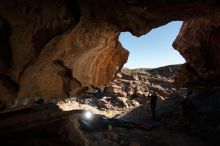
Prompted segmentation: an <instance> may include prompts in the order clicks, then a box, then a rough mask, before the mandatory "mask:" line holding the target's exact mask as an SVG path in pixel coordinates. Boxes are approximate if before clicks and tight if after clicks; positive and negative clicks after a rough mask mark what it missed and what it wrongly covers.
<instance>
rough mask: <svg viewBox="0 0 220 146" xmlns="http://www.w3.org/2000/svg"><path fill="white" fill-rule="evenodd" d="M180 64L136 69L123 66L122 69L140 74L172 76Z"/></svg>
mask: <svg viewBox="0 0 220 146" xmlns="http://www.w3.org/2000/svg"><path fill="white" fill-rule="evenodd" d="M181 65H182V64H176V65H167V66H162V67H158V68H136V69H129V68H123V69H122V70H125V71H126V70H127V71H133V72H136V73H141V74H148V73H150V74H154V75H157V74H158V75H162V76H167V77H169V76H172V75H174V74H175V73H176V72H177V71H178V70H179V68H180V66H181Z"/></svg>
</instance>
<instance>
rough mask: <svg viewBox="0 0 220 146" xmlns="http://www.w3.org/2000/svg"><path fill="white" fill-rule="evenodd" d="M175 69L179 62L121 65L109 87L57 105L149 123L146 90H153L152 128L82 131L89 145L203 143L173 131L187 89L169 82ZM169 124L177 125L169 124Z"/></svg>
mask: <svg viewBox="0 0 220 146" xmlns="http://www.w3.org/2000/svg"><path fill="white" fill-rule="evenodd" d="M178 68H179V65H173V66H166V67H161V68H156V69H135V70H131V69H126V68H124V69H122V71H121V72H120V73H118V74H117V76H116V78H115V79H114V80H113V82H112V83H111V84H110V85H109V86H107V87H105V88H102V89H99V88H96V87H91V88H90V89H89V90H88V91H87V92H86V93H85V94H84V95H82V96H81V97H79V98H74V97H72V98H70V99H67V100H65V101H59V102H58V104H57V105H58V106H59V107H60V108H61V109H62V110H64V111H69V110H73V109H83V110H89V111H92V112H93V113H96V114H101V115H105V116H107V117H114V118H119V119H125V120H129V121H132V122H137V123H142V122H149V121H152V120H151V109H150V104H149V100H150V99H149V93H151V92H152V91H154V92H156V93H157V96H158V99H157V109H156V110H157V119H156V122H155V124H156V128H155V129H153V130H151V131H143V130H138V129H126V128H116V127H113V130H112V131H111V132H109V131H107V130H106V131H95V132H92V133H91V132H89V133H86V132H85V133H84V134H85V135H86V136H85V137H87V139H88V141H87V142H88V143H89V145H97V146H98V145H100V146H101V145H109V146H110V145H116V146H118V145H129V146H145V145H150V146H156V145H160V146H168V145H169V146H171V145H174V146H175V145H181V146H186V145H187V146H189V145H192V146H194V145H197V146H199V145H201V146H202V145H204V144H203V143H202V142H200V140H198V139H197V138H194V137H191V136H189V135H187V134H185V133H184V132H180V131H178V130H177V131H176V130H173V129H178V128H179V123H178V122H180V121H181V120H182V119H178V120H175V119H174V118H176V117H179V115H181V114H182V113H183V110H182V107H181V106H180V105H181V103H182V102H183V101H184V98H185V97H186V94H187V92H188V91H187V90H186V89H176V88H174V85H173V84H172V83H173V81H174V76H175V73H176V71H177V70H178ZM171 123H173V125H175V124H176V125H178V126H176V125H175V126H174V127H172V124H171ZM183 124H185V123H184V122H183ZM170 127H171V128H170ZM170 129H172V130H170Z"/></svg>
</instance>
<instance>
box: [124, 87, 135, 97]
mask: <svg viewBox="0 0 220 146" xmlns="http://www.w3.org/2000/svg"><path fill="white" fill-rule="evenodd" d="M126 92H127V94H128V95H130V96H131V95H133V94H134V89H133V88H131V87H128V88H127V91H126Z"/></svg>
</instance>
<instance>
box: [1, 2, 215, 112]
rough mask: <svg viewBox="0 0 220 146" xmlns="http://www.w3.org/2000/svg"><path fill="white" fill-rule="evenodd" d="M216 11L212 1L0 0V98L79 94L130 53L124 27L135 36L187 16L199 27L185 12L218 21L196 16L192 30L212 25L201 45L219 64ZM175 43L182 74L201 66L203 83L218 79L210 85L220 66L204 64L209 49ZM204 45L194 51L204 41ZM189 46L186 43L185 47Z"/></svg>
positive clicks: (103, 80)
mask: <svg viewBox="0 0 220 146" xmlns="http://www.w3.org/2000/svg"><path fill="white" fill-rule="evenodd" d="M183 9H184V11H183ZM218 12H219V3H218V2H217V1H216V0H211V1H210V0H198V1H195V2H194V1H188V0H179V1H177V0H166V1H159V0H155V1H144V0H124V1H122V0H120V1H119V0H107V1H103V0H95V1H90V0H78V1H73V0H55V1H52V0H47V1H44V0H39V1H34V0H23V1H21V0H11V1H6V0H3V1H1V2H0V74H1V76H3V77H4V78H7V81H4V83H3V82H0V84H1V85H0V87H1V89H2V91H3V89H6V90H7V93H6V92H2V93H1V95H0V96H1V97H0V102H1V103H5V107H6V108H10V107H11V105H13V107H14V105H18V106H22V105H23V104H24V102H23V101H24V99H25V98H30V99H32V98H33V99H35V97H36V96H38V97H39V96H40V97H42V98H44V100H45V101H48V100H50V99H51V98H56V97H57V96H62V97H66V96H69V95H71V94H79V93H80V92H82V91H84V90H86V89H87V88H86V87H85V86H90V85H94V86H102V85H107V84H108V83H109V81H110V80H111V79H112V78H113V77H114V76H115V73H116V72H117V71H119V70H120V69H121V68H122V66H123V64H124V63H125V62H126V61H127V58H128V52H127V51H126V50H125V49H123V47H122V46H121V44H120V43H119V42H118V36H119V33H120V32H121V31H129V32H131V33H132V34H133V35H136V36H140V35H143V34H146V33H147V32H149V31H150V30H151V29H152V28H156V27H158V26H161V25H164V24H166V23H168V22H170V21H174V20H184V21H186V23H185V25H184V28H186V29H188V28H189V30H191V29H194V27H197V25H196V24H194V22H192V23H190V22H189V21H191V20H189V19H200V18H208V19H209V18H210V19H212V20H216V21H215V22H216V26H214V28H213V27H212V24H215V22H214V23H212V24H209V23H205V24H207V25H206V26H207V27H203V22H199V23H200V24H201V27H199V28H198V29H195V31H193V32H199V31H200V29H201V31H204V32H205V33H206V32H207V31H208V32H209V31H211V30H213V31H212V33H211V36H212V37H211V38H212V39H210V41H208V42H207V43H206V44H205V46H206V47H207V46H210V45H211V46H212V47H211V48H209V47H207V48H208V49H206V50H210V51H208V52H210V53H214V54H215V55H216V56H215V57H213V61H212V62H215V63H217V64H219V62H218V61H216V59H218V56H219V55H218V53H216V51H217V48H218V47H216V46H218V42H216V40H218V29H217V22H218V21H217V20H218V19H219V18H218ZM192 21H194V20H192ZM195 21H196V20H195ZM187 23H190V24H189V25H187ZM195 23H197V22H195ZM186 25H187V26H186ZM190 26H191V28H190ZM210 27H211V28H210ZM184 28H183V29H182V31H184ZM204 28H207V29H208V30H203V29H204ZM197 30H198V31H197ZM193 34H194V33H193ZM193 34H192V37H193ZM183 37H185V35H183ZM201 37H203V35H202V36H201ZM204 37H205V36H204ZM180 38H181V37H180ZM190 38H191V37H190ZM198 40H200V39H198ZM192 43H193V41H192ZM177 44H178V41H177V43H176V45H175V46H176V47H177V49H178V50H179V51H180V52H181V53H182V54H183V56H184V57H185V58H186V60H187V64H188V66H190V67H191V68H192V70H193V71H192V70H185V71H183V72H184V74H185V75H184V76H183V75H181V77H184V78H186V80H187V79H188V78H189V76H187V74H188V73H191V74H192V76H193V77H195V73H198V74H199V76H200V77H202V78H204V80H203V81H202V82H207V79H208V81H210V80H212V81H216V83H213V85H216V84H218V83H219V82H218V80H216V79H217V78H218V77H219V74H218V73H217V72H216V71H218V70H217V69H208V68H209V65H210V64H213V63H209V62H207V60H208V59H205V58H207V56H210V55H205V56H204V55H201V52H199V51H194V52H193V51H192V52H190V51H189V52H190V53H186V52H184V51H183V50H184V49H182V47H184V48H185V46H184V45H181V44H184V43H179V46H178V45H177ZM189 45H193V44H189ZM203 45H204V44H201V45H199V46H195V49H193V50H198V48H204V47H202V46H203ZM197 47H198V48H197ZM187 50H191V47H190V46H187ZM197 53H198V54H197ZM190 54H191V55H190ZM199 54H200V55H199ZM190 56H196V57H195V58H196V60H197V61H195V60H192V59H189V58H193V57H190ZM200 61H202V62H200ZM199 64H201V65H199ZM218 66H219V65H214V67H218ZM211 67H212V66H211ZM195 70H196V71H195ZM207 70H208V72H207V73H205V72H206V71H207ZM194 71H195V72H194ZM211 76H212V77H211ZM190 77H191V76H190ZM196 79H197V77H195V82H196V83H195V84H197V81H198V80H196ZM199 80H200V79H199ZM5 82H7V83H9V84H10V88H9V87H8V86H7V87H6V86H5ZM203 84H205V83H203ZM12 88H13V89H12ZM9 92H10V95H9V96H8V93H9ZM3 93H4V94H3ZM15 97H16V98H15ZM25 101H26V100H25ZM30 101H31V100H30ZM15 103H16V104H15ZM25 103H26V102H25Z"/></svg>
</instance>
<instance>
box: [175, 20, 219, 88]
mask: <svg viewBox="0 0 220 146" xmlns="http://www.w3.org/2000/svg"><path fill="white" fill-rule="evenodd" d="M219 33H220V21H219V19H217V18H215V19H211V18H210V19H207V18H206V19H205V18H198V19H192V20H188V21H186V22H184V24H183V26H182V28H181V31H180V33H179V36H178V37H177V38H176V40H175V42H174V44H173V46H174V47H175V48H176V49H177V50H178V51H179V52H180V53H181V54H182V55H183V57H184V58H185V60H186V62H187V64H186V65H184V67H183V68H182V71H180V75H179V76H177V79H176V83H178V84H180V85H185V86H187V85H188V86H191V87H196V86H216V85H219V82H220V78H219V77H220V50H219V48H220V44H219V38H220V36H219Z"/></svg>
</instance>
